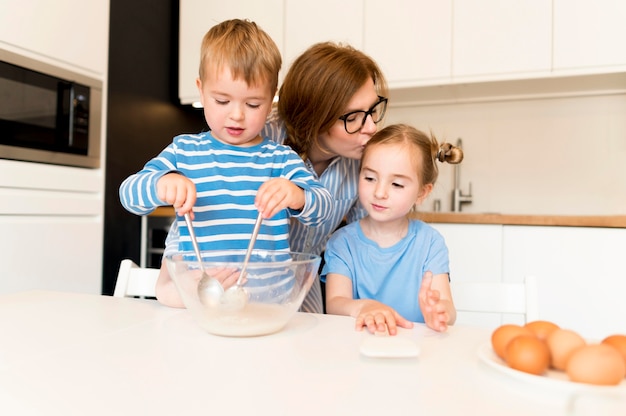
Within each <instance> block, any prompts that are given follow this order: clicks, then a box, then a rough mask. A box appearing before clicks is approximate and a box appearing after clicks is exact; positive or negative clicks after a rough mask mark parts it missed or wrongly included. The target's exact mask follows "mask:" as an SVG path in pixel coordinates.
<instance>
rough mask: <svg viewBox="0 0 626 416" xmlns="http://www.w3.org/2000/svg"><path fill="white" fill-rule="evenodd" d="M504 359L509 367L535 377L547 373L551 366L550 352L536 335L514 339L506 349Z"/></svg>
mask: <svg viewBox="0 0 626 416" xmlns="http://www.w3.org/2000/svg"><path fill="white" fill-rule="evenodd" d="M504 357H505V361H506V363H507V365H508V366H509V367H511V368H514V369H515V370H519V371H523V372H525V373H530V374H535V375H541V374H543V373H545V372H546V370H547V369H548V367H549V366H550V350H549V349H548V346H547V345H546V343H545V342H544V341H542V340H540V339H539V338H537V337H536V336H535V335H520V336H517V337H515V338H513V339H512V340H511V341H510V342H509V343H508V345H507V346H506V348H505V352H504Z"/></svg>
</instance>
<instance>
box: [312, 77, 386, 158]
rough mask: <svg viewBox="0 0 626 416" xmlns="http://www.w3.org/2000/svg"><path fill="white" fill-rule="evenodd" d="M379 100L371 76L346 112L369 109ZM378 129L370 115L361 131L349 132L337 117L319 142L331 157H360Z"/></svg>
mask: <svg viewBox="0 0 626 416" xmlns="http://www.w3.org/2000/svg"><path fill="white" fill-rule="evenodd" d="M377 101H378V94H377V93H376V88H375V86H374V81H373V80H372V79H371V78H370V79H369V80H368V81H367V82H366V83H365V84H363V86H362V87H361V88H359V90H358V91H357V92H356V93H355V94H354V95H353V96H352V99H351V100H350V102H349V103H348V106H347V107H346V108H345V109H344V114H346V113H349V112H351V111H356V110H362V111H367V110H369V109H370V108H371V107H372V105H374V104H375V103H376V102H377ZM376 129H377V126H376V124H375V123H374V122H373V121H372V118H371V117H369V116H368V117H367V118H366V120H365V124H364V125H363V127H362V128H361V130H360V131H358V132H356V133H353V134H349V133H348V132H347V131H346V129H345V126H344V122H343V120H340V119H339V118H337V121H336V122H335V124H333V126H332V127H331V128H330V130H328V131H327V132H325V133H322V134H320V137H319V138H318V144H319V147H320V148H321V149H322V150H323V151H324V153H328V157H329V159H330V158H332V157H335V156H342V157H346V158H349V159H360V158H361V154H362V153H363V147H364V146H365V143H367V141H368V140H369V139H370V138H371V137H372V135H373V134H374V133H376Z"/></svg>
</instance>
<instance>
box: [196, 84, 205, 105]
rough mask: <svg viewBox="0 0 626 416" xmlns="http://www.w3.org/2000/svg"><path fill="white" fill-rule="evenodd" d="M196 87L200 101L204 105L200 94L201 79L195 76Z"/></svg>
mask: <svg viewBox="0 0 626 416" xmlns="http://www.w3.org/2000/svg"><path fill="white" fill-rule="evenodd" d="M196 88H197V89H198V93H200V102H201V103H202V105H203V106H204V102H203V100H204V96H203V95H202V80H201V79H200V78H196Z"/></svg>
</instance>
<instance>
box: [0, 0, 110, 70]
mask: <svg viewBox="0 0 626 416" xmlns="http://www.w3.org/2000/svg"><path fill="white" fill-rule="evenodd" d="M26 28H29V29H28V30H27V29H26ZM3 44H5V45H6V47H16V48H18V49H17V52H18V53H23V54H35V55H37V56H38V57H45V58H46V59H49V60H51V61H54V63H55V64H57V65H60V66H61V65H62V66H68V67H71V69H73V70H82V71H85V72H87V73H88V74H89V75H92V76H96V77H97V78H100V79H105V78H106V74H107V70H108V56H109V0H91V1H84V0H60V1H55V2H50V1H48V0H28V1H23V0H3V2H2V11H1V12H0V45H3Z"/></svg>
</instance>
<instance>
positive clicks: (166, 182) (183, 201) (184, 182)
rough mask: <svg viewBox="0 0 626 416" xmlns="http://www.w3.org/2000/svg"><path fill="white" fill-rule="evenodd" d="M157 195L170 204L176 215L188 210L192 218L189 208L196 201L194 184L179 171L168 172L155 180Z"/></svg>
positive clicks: (183, 213)
mask: <svg viewBox="0 0 626 416" xmlns="http://www.w3.org/2000/svg"><path fill="white" fill-rule="evenodd" d="M157 196H158V197H159V199H161V200H163V201H165V202H167V203H168V204H170V205H172V206H173V207H174V209H175V210H176V212H177V213H178V215H185V214H186V213H187V212H189V214H190V216H191V218H192V219H193V211H192V210H191V209H192V208H193V206H194V205H195V203H196V185H195V184H194V183H193V182H192V181H191V179H189V178H187V177H186V176H184V175H181V174H179V173H168V174H167V175H164V176H163V177H161V178H160V179H159V181H158V182H157Z"/></svg>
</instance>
